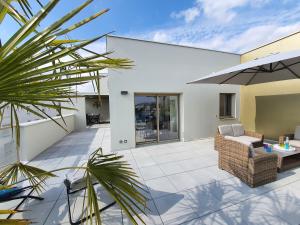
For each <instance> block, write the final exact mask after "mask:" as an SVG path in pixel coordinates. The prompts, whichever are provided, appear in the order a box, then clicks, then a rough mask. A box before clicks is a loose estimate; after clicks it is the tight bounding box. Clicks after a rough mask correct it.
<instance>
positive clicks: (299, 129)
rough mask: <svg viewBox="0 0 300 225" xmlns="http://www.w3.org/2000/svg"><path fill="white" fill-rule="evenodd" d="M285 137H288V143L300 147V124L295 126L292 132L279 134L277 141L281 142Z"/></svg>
mask: <svg viewBox="0 0 300 225" xmlns="http://www.w3.org/2000/svg"><path fill="white" fill-rule="evenodd" d="M286 137H288V138H289V144H290V145H291V146H294V147H296V148H300V126H296V129H295V132H294V133H293V134H284V135H281V136H279V140H278V142H279V143H280V144H281V143H283V142H284V141H285V139H286Z"/></svg>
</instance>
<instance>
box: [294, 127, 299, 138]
mask: <svg viewBox="0 0 300 225" xmlns="http://www.w3.org/2000/svg"><path fill="white" fill-rule="evenodd" d="M294 139H295V140H300V126H297V127H296V129H295V136H294Z"/></svg>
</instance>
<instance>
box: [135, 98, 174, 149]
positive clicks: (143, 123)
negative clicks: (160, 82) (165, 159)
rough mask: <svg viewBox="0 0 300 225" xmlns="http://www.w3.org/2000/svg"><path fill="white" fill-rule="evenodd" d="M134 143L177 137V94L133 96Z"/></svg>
mask: <svg viewBox="0 0 300 225" xmlns="http://www.w3.org/2000/svg"><path fill="white" fill-rule="evenodd" d="M135 131H136V143H137V144H141V143H148V142H160V141H168V140H176V139H179V127H178V95H136V96H135Z"/></svg>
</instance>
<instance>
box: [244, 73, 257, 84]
mask: <svg viewBox="0 0 300 225" xmlns="http://www.w3.org/2000/svg"><path fill="white" fill-rule="evenodd" d="M258 72H259V71H257V72H256V73H255V74H253V76H252V77H251V78H250V79H249V80H248V82H247V84H246V85H249V84H250V83H251V82H252V80H253V79H254V78H255V77H256V75H257V74H258Z"/></svg>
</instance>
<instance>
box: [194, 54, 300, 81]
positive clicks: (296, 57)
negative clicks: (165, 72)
mask: <svg viewBox="0 0 300 225" xmlns="http://www.w3.org/2000/svg"><path fill="white" fill-rule="evenodd" d="M299 78H300V50H297V51H291V52H285V53H276V54H272V55H268V56H266V57H262V58H258V59H254V60H252V61H249V62H246V63H243V64H239V65H237V66H233V67H230V68H227V69H224V70H221V71H219V72H214V73H211V74H210V75H208V76H204V77H201V78H199V79H197V80H194V81H191V82H189V84H195V83H209V84H237V85H251V84H260V83H266V82H273V81H280V80H290V79H299Z"/></svg>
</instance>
